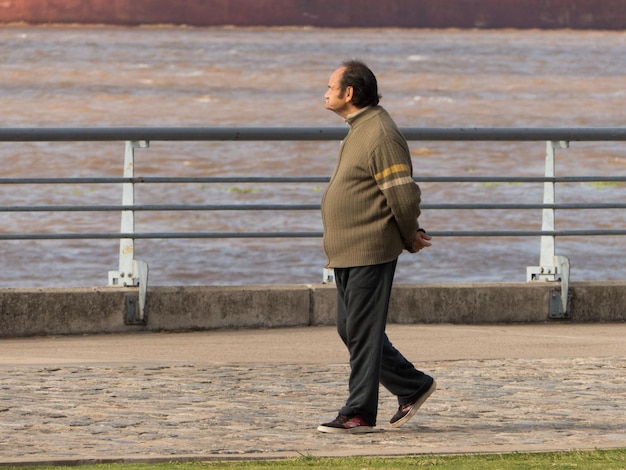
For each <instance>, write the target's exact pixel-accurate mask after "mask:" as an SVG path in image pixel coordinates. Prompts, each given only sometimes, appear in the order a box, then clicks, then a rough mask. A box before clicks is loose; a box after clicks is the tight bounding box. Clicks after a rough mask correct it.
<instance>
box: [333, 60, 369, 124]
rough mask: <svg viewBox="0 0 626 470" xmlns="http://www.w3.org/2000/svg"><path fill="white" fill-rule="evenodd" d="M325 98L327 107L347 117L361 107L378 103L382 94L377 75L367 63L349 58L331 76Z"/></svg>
mask: <svg viewBox="0 0 626 470" xmlns="http://www.w3.org/2000/svg"><path fill="white" fill-rule="evenodd" d="M324 98H325V100H326V109H329V110H331V111H334V112H335V113H337V114H339V115H340V116H342V117H343V118H345V117H347V116H348V115H349V114H352V113H353V112H356V111H358V110H359V109H363V108H365V107H367V106H375V105H377V104H378V102H379V100H380V95H379V94H378V83H377V81H376V77H375V76H374V74H373V73H372V71H371V70H370V69H369V68H368V67H367V65H365V64H364V63H363V62H361V61H358V60H347V61H345V62H344V63H343V66H342V67H340V68H339V69H337V70H335V71H334V72H333V74H332V75H331V76H330V79H329V81H328V90H327V91H326V94H325V95H324Z"/></svg>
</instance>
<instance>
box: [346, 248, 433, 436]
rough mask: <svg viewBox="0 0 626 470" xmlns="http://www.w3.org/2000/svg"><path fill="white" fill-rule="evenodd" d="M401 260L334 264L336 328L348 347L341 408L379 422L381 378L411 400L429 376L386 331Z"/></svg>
mask: <svg viewBox="0 0 626 470" xmlns="http://www.w3.org/2000/svg"><path fill="white" fill-rule="evenodd" d="M396 263H397V260H394V261H391V262H389V263H384V264H378V265H373V266H360V267H354V268H335V281H336V284H337V331H338V333H339V336H340V337H341V339H342V340H343V342H344V343H345V345H346V346H347V348H348V351H349V353H350V369H351V370H350V382H349V396H348V400H347V401H346V404H345V405H344V406H343V407H342V408H341V410H340V411H339V413H340V414H343V415H347V416H353V415H360V416H361V417H362V418H363V419H365V420H366V421H367V422H368V423H369V424H370V425H372V426H373V425H375V424H376V416H377V413H378V391H379V383H380V384H382V385H383V386H384V387H385V388H386V389H387V390H389V391H390V392H391V393H392V394H394V395H396V396H397V397H398V403H399V404H400V405H405V404H407V403H411V402H412V401H414V400H415V399H416V398H417V397H419V396H420V395H421V394H422V393H423V392H424V386H425V385H426V384H428V385H430V384H429V378H428V376H427V375H426V374H424V373H423V372H420V371H419V370H417V369H415V367H414V366H413V364H411V363H410V362H409V361H408V360H407V359H406V358H405V357H404V356H403V355H402V354H401V353H400V352H399V351H398V350H397V349H396V348H394V347H393V345H392V344H391V343H390V342H389V339H388V338H387V334H386V333H385V326H386V323H387V311H388V308H389V297H390V294H391V285H392V283H393V277H394V274H395V270H396Z"/></svg>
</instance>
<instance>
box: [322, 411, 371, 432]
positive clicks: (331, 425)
mask: <svg viewBox="0 0 626 470" xmlns="http://www.w3.org/2000/svg"><path fill="white" fill-rule="evenodd" d="M317 430H318V431H320V432H334V433H345V434H359V433H367V432H374V426H370V425H369V424H368V423H367V422H366V421H365V420H364V419H363V418H361V417H360V416H345V415H339V416H337V417H336V418H335V419H334V420H332V421H330V422H328V423H324V424H320V425H319V426H318V427H317Z"/></svg>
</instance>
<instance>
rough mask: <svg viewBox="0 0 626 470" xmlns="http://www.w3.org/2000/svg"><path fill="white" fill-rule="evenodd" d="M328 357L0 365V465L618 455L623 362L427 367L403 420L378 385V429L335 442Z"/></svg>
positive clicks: (513, 361)
mask: <svg viewBox="0 0 626 470" xmlns="http://www.w3.org/2000/svg"><path fill="white" fill-rule="evenodd" d="M285 334H289V333H288V332H287V333H285ZM324 334H326V333H324ZM330 334H331V333H328V335H330ZM157 336H158V335H157ZM126 338H127V340H128V341H132V340H133V337H132V336H130V335H129V336H127V337H126ZM156 340H158V338H156ZM10 341H13V343H11V345H12V346H16V345H18V344H19V343H16V342H15V341H19V340H10ZM337 341H338V340H337ZM0 344H1V343H0ZM27 346H28V345H27ZM303 347H305V346H303ZM308 348H309V349H311V347H310V345H309V347H308ZM620 351H621V349H620ZM530 356H532V355H530ZM339 359H340V360H341V361H342V362H335V363H333V362H328V361H327V362H324V363H320V361H318V360H316V359H315V355H314V354H313V352H310V353H309V355H305V356H304V357H302V361H301V362H297V363H296V362H282V361H277V362H254V361H250V362H247V363H242V362H239V363H224V362H222V363H211V362H210V361H207V360H196V361H194V360H189V361H186V362H182V361H180V360H177V361H175V362H174V361H170V362H168V361H166V360H156V361H150V362H145V361H142V362H134V361H132V360H127V361H126V362H122V363H120V362H115V363H111V364H106V363H101V362H98V361H86V363H84V364H80V362H78V363H73V364H70V363H68V362H67V361H64V362H62V363H61V364H60V365H56V366H55V365H50V364H46V365H42V364H13V365H11V364H3V363H0V435H1V436H2V439H1V441H0V464H4V465H6V464H9V463H12V462H13V463H16V462H17V463H30V462H33V463H35V462H56V463H58V462H76V461H92V460H95V461H117V460H124V461H128V460H138V461H142V460H148V461H150V460H172V459H177V458H178V459H199V460H201V459H232V458H274V457H293V456H298V455H316V456H335V455H409V454H417V453H450V452H499V451H526V450H562V449H592V448H607V447H626V386H625V385H626V362H625V359H626V355H617V356H616V355H611V356H608V357H600V356H593V357H550V358H545V357H544V358H536V357H530V358H509V357H505V358H502V359H498V358H484V359H481V358H473V359H472V358H470V359H446V360H429V361H428V362H427V363H421V364H420V368H422V369H423V370H425V371H428V372H429V373H432V374H433V375H434V376H435V377H436V379H437V382H438V390H437V391H436V392H435V393H434V394H433V395H432V396H431V398H430V399H429V400H428V401H427V402H426V403H425V404H424V405H423V407H422V408H421V409H420V411H419V412H418V414H417V415H416V416H415V417H414V418H413V419H412V420H411V421H409V423H407V424H406V425H405V426H403V427H400V428H397V429H392V428H390V427H389V425H388V419H389V418H390V417H391V415H392V414H393V413H394V412H395V408H396V407H397V405H396V402H395V398H394V397H392V396H391V395H390V394H389V393H388V392H387V391H386V390H384V389H381V399H380V408H379V410H380V411H379V423H378V426H377V428H379V432H376V433H374V434H364V435H349V436H342V435H340V436H337V435H333V434H330V435H329V434H323V433H319V432H317V431H316V427H317V425H318V424H319V423H320V422H322V421H326V420H328V419H330V418H333V417H334V416H335V415H336V410H337V409H338V407H339V406H340V405H341V404H342V402H343V400H345V397H346V380H347V374H348V366H347V365H346V364H345V363H344V362H343V357H342V358H339ZM39 362H41V359H40V360H39Z"/></svg>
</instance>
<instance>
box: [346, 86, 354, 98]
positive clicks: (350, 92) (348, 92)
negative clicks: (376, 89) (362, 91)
mask: <svg viewBox="0 0 626 470" xmlns="http://www.w3.org/2000/svg"><path fill="white" fill-rule="evenodd" d="M353 97H354V88H352V87H351V86H347V87H346V102H352V98H353Z"/></svg>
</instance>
